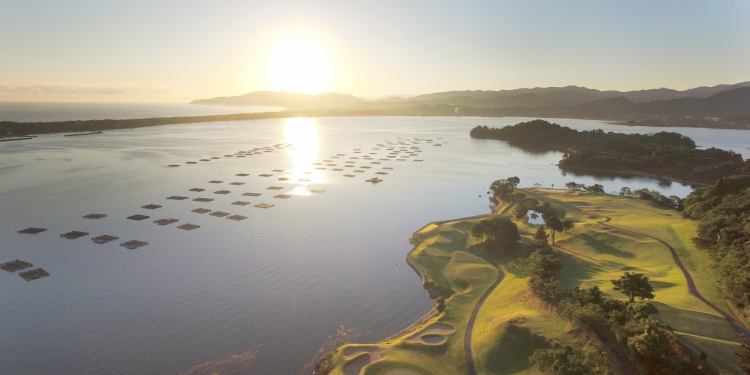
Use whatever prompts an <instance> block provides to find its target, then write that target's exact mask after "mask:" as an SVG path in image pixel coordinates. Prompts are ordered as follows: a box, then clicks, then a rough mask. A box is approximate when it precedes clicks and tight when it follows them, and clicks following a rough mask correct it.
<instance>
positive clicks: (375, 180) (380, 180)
mask: <svg viewBox="0 0 750 375" xmlns="http://www.w3.org/2000/svg"><path fill="white" fill-rule="evenodd" d="M365 181H366V182H371V183H373V184H378V183H381V182H383V179H381V178H378V177H373V178H368V179H366V180H365Z"/></svg>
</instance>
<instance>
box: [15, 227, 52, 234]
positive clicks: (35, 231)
mask: <svg viewBox="0 0 750 375" xmlns="http://www.w3.org/2000/svg"><path fill="white" fill-rule="evenodd" d="M46 230H47V229H46V228H34V227H30V228H26V229H21V230H19V231H18V233H21V234H39V233H42V232H44V231H46Z"/></svg>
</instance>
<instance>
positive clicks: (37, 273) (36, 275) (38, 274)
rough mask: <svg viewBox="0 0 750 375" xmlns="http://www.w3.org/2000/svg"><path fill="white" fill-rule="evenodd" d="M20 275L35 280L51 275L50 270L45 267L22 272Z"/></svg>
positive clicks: (27, 279) (28, 279) (25, 278)
mask: <svg viewBox="0 0 750 375" xmlns="http://www.w3.org/2000/svg"><path fill="white" fill-rule="evenodd" d="M18 276H21V278H22V279H24V280H26V281H33V280H37V279H41V278H42V277H47V276H49V272H47V271H45V270H44V268H37V269H35V270H31V271H24V272H21V273H19V274H18Z"/></svg>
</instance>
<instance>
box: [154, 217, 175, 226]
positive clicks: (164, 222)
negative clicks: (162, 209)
mask: <svg viewBox="0 0 750 375" xmlns="http://www.w3.org/2000/svg"><path fill="white" fill-rule="evenodd" d="M178 221H179V220H177V219H173V218H169V219H159V220H154V223H156V224H157V225H169V224H173V223H176V222H178Z"/></svg>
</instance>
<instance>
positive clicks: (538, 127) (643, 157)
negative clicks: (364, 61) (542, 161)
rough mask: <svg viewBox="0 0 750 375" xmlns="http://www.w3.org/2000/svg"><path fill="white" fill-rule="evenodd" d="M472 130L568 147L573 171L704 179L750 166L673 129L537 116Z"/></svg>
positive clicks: (529, 146) (536, 145) (535, 146)
mask: <svg viewBox="0 0 750 375" xmlns="http://www.w3.org/2000/svg"><path fill="white" fill-rule="evenodd" d="M470 135H471V137H472V138H476V139H496V140H502V141H507V142H509V143H510V144H511V145H512V146H515V147H519V148H521V149H524V150H528V151H531V152H546V151H560V152H563V157H562V159H561V160H560V162H559V166H560V168H561V169H563V170H566V171H570V172H585V173H588V174H597V172H598V173H599V174H635V175H644V176H657V177H659V178H667V179H672V180H677V181H684V182H688V183H692V184H694V185H701V184H709V183H712V182H714V181H716V180H717V179H719V178H721V177H728V176H731V175H736V174H740V173H743V172H744V173H747V171H748V170H750V169H749V164H748V162H746V161H745V160H743V159H742V156H741V155H739V154H737V153H735V152H732V151H726V150H721V149H717V148H708V149H700V148H697V147H696V145H695V142H693V140H692V139H690V138H688V137H686V136H683V135H680V134H678V133H671V132H658V133H655V134H622V133H611V132H610V133H606V132H604V131H602V130H599V129H598V130H592V131H579V130H575V129H571V128H568V127H565V126H560V125H558V124H553V123H550V122H547V121H544V120H533V121H528V122H522V123H519V124H516V125H513V126H506V127H504V128H490V127H487V126H477V127H475V128H473V129H472V130H471V133H470Z"/></svg>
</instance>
